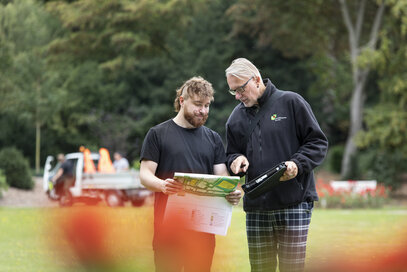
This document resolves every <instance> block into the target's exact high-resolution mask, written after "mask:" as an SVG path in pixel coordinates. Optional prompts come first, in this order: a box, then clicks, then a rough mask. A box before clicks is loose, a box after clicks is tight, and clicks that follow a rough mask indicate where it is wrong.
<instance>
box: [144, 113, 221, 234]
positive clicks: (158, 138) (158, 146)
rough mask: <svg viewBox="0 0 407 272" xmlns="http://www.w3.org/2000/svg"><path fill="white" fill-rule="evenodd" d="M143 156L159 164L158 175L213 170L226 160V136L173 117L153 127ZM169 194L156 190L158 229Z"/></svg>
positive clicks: (155, 221) (169, 175) (155, 212)
mask: <svg viewBox="0 0 407 272" xmlns="http://www.w3.org/2000/svg"><path fill="white" fill-rule="evenodd" d="M140 160H151V161H154V162H156V163H157V164H158V166H157V170H156V173H155V175H156V176H157V177H159V178H160V179H166V178H172V177H173V176H174V172H184V173H199V174H213V166H214V165H215V164H221V163H225V162H226V156H225V150H224V146H223V143H222V139H221V137H220V136H219V134H218V133H216V132H215V131H213V130H211V129H209V128H207V127H205V126H202V127H199V128H194V129H186V128H183V127H180V126H178V125H177V124H176V123H175V122H174V121H173V120H168V121H165V122H163V123H161V124H159V125H157V126H155V127H152V128H151V129H150V130H149V131H148V133H147V135H146V137H145V139H144V143H143V146H142V148H141V155H140ZM167 198H168V197H167V195H165V194H163V193H160V192H156V193H155V202H154V229H155V232H156V231H157V228H158V226H159V225H160V224H161V222H162V219H163V216H164V210H165V206H166V204H167Z"/></svg>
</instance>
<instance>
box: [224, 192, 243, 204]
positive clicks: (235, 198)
mask: <svg viewBox="0 0 407 272" xmlns="http://www.w3.org/2000/svg"><path fill="white" fill-rule="evenodd" d="M225 197H226V200H227V201H229V203H230V204H232V205H237V204H239V201H240V198H242V192H241V191H240V190H235V191H233V192H230V193H229V194H228V195H226V196H225Z"/></svg>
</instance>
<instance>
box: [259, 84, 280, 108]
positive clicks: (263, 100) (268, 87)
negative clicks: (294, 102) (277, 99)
mask: <svg viewBox="0 0 407 272" xmlns="http://www.w3.org/2000/svg"><path fill="white" fill-rule="evenodd" d="M263 83H264V85H265V86H266V90H265V91H264V93H263V94H262V96H260V97H259V99H257V102H259V106H260V107H261V106H263V105H264V104H265V103H266V102H267V100H268V99H269V98H270V96H271V95H272V94H273V93H275V92H276V86H274V84H273V83H271V81H270V79H268V78H265V79H264V80H263Z"/></svg>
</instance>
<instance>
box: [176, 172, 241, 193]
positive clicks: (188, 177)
mask: <svg viewBox="0 0 407 272" xmlns="http://www.w3.org/2000/svg"><path fill="white" fill-rule="evenodd" d="M174 179H176V180H178V181H180V182H182V183H183V184H184V191H185V192H187V193H192V194H196V195H203V196H226V195H228V194H229V193H230V192H233V191H234V190H235V188H236V186H237V184H238V183H239V178H238V177H224V176H214V175H199V174H185V173H175V175H174Z"/></svg>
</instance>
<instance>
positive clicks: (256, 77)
mask: <svg viewBox="0 0 407 272" xmlns="http://www.w3.org/2000/svg"><path fill="white" fill-rule="evenodd" d="M254 78H255V81H256V84H260V77H259V76H255V77H254Z"/></svg>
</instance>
